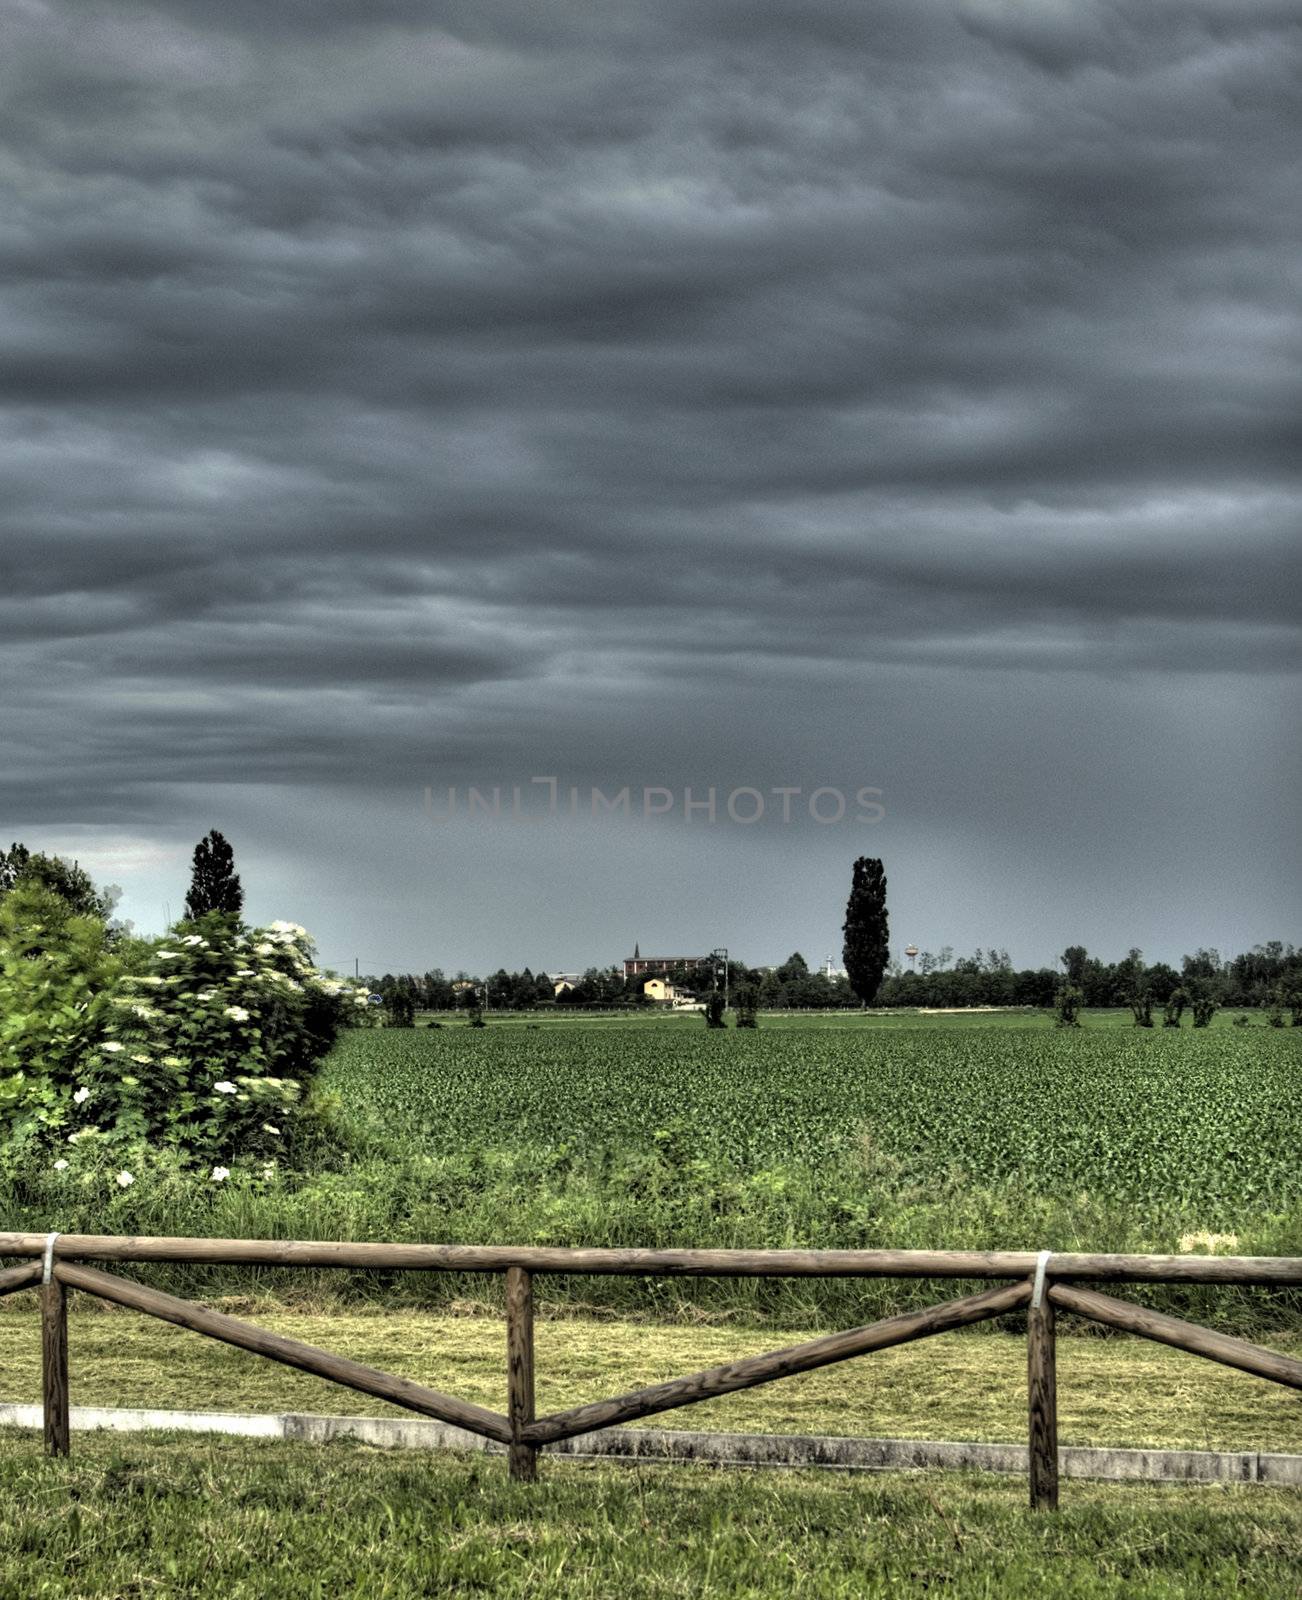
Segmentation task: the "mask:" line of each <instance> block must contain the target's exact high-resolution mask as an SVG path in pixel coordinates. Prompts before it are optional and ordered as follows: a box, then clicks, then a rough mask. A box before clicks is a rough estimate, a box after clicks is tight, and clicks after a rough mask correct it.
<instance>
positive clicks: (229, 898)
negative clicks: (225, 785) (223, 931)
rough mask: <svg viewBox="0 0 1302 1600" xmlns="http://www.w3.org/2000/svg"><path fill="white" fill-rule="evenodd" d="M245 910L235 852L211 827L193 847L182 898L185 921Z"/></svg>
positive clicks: (233, 915)
mask: <svg viewBox="0 0 1302 1600" xmlns="http://www.w3.org/2000/svg"><path fill="white" fill-rule="evenodd" d="M243 909H244V891H243V889H241V887H240V880H239V877H238V876H237V874H236V871H235V852H234V851H233V850H232V849H231V847H230V845H229V844H228V843H227V841H226V839H225V838H224V837H223V836H222V835H221V834H220V833H218V832H217V830H216V828H214V829H213V830H212V831H211V832H210V833H208V834H206V835H205V837H204V838H202V839H200V841H199V843H198V844H197V845H195V847H194V864H193V866H192V868H191V871H190V892H189V893H188V894H187V895H186V897H185V915H186V920H187V921H190V922H194V921H196V920H197V919H198V918H199V917H203V916H207V915H208V913H209V912H210V911H220V912H223V913H224V914H225V915H227V916H231V917H238V916H239V914H240V912H241V911H243Z"/></svg>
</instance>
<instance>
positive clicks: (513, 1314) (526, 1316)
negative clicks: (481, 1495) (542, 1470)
mask: <svg viewBox="0 0 1302 1600" xmlns="http://www.w3.org/2000/svg"><path fill="white" fill-rule="evenodd" d="M506 1401H507V1403H506V1414H507V1418H508V1419H509V1421H510V1424H511V1443H510V1445H509V1446H508V1457H509V1461H510V1474H511V1477H512V1478H513V1479H515V1481H516V1482H517V1483H532V1482H533V1481H534V1479H535V1478H537V1476H538V1446H537V1445H532V1444H525V1443H524V1442H523V1441H522V1440H521V1438H520V1434H521V1433H522V1431H523V1430H524V1429H525V1428H526V1427H527V1426H528V1425H529V1424H530V1423H531V1422H532V1421H533V1420H534V1385H533V1274H532V1273H530V1272H528V1271H526V1270H525V1268H523V1267H508V1268H507V1269H506Z"/></svg>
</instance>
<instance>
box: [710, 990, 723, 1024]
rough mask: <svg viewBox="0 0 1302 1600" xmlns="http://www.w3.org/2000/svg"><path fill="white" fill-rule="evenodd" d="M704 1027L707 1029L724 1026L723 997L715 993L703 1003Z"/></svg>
mask: <svg viewBox="0 0 1302 1600" xmlns="http://www.w3.org/2000/svg"><path fill="white" fill-rule="evenodd" d="M705 1026H706V1027H707V1028H722V1027H724V1026H725V1023H724V1020H723V996H722V995H721V994H719V993H718V992H717V991H716V992H715V993H714V994H712V995H711V996H710V998H709V999H708V1000H707V1001H706V1002H705Z"/></svg>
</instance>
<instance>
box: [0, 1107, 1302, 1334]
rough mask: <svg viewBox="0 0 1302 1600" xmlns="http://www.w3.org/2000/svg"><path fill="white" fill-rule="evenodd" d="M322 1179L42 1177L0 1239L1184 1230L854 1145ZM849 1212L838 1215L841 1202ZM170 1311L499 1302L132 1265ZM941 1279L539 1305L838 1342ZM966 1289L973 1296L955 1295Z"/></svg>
mask: <svg viewBox="0 0 1302 1600" xmlns="http://www.w3.org/2000/svg"><path fill="white" fill-rule="evenodd" d="M345 1139H346V1140H351V1141H352V1142H351V1144H349V1143H347V1142H345V1143H342V1144H339V1145H336V1146H335V1148H334V1149H333V1151H332V1153H331V1157H330V1161H329V1163H328V1164H327V1165H325V1166H324V1168H323V1169H319V1170H315V1171H312V1172H309V1173H299V1174H282V1175H280V1176H279V1177H277V1178H276V1179H274V1180H272V1181H270V1182H253V1181H244V1180H240V1179H239V1178H238V1177H237V1178H234V1179H231V1180H229V1181H227V1182H226V1183H223V1184H220V1185H216V1184H213V1183H211V1182H209V1181H205V1180H204V1179H203V1178H201V1177H196V1176H194V1175H192V1174H191V1175H187V1174H185V1173H183V1172H182V1171H181V1170H180V1169H179V1168H177V1167H175V1166H171V1165H169V1164H168V1163H167V1161H166V1160H165V1159H163V1158H161V1157H160V1158H157V1159H156V1160H155V1162H154V1163H153V1165H152V1166H151V1167H150V1168H149V1169H148V1170H147V1171H144V1172H141V1173H140V1174H139V1175H138V1177H137V1181H136V1182H135V1183H134V1184H133V1185H132V1186H131V1187H130V1188H129V1189H127V1190H116V1189H114V1187H113V1186H112V1185H111V1184H107V1183H105V1184H95V1185H93V1186H86V1187H78V1186H72V1187H69V1186H68V1185H67V1184H65V1183H64V1182H63V1181H62V1180H61V1178H60V1177H59V1176H58V1175H46V1176H41V1177H39V1178H36V1179H34V1180H32V1181H30V1182H29V1183H27V1184H26V1185H24V1187H23V1189H22V1191H21V1192H18V1191H15V1190H13V1189H11V1190H10V1191H8V1192H0V1217H2V1218H4V1219H5V1221H4V1222H3V1224H2V1225H3V1226H6V1227H9V1226H13V1227H21V1228H24V1229H28V1230H31V1231H33V1232H44V1231H47V1230H50V1229H58V1230H59V1231H60V1232H64V1233H74V1232H85V1233H142V1234H180V1235H191V1236H196V1237H221V1238H246V1239H257V1238H282V1239H351V1240H391V1241H402V1242H409V1241H413V1242H414V1241H424V1242H438V1243H467V1244H530V1245H534V1244H543V1245H583V1246H616V1247H619V1246H637V1245H640V1246H647V1247H659V1248H664V1247H673V1246H697V1247H706V1248H710V1247H719V1248H739V1249H740V1248H752V1249H754V1248H765V1249H767V1248H773V1249H784V1248H799V1247H808V1246H816V1247H819V1248H828V1249H836V1248H846V1249H859V1248H864V1247H867V1246H872V1247H881V1248H900V1249H955V1250H959V1249H972V1250H984V1249H991V1250H994V1249H1028V1250H1029V1249H1046V1248H1047V1249H1054V1250H1078V1249H1087V1250H1091V1251H1094V1250H1111V1251H1135V1252H1146V1251H1161V1252H1166V1251H1173V1250H1175V1249H1177V1248H1178V1244H1179V1239H1180V1236H1181V1235H1182V1234H1183V1233H1185V1232H1187V1231H1188V1229H1189V1227H1190V1224H1191V1219H1190V1217H1189V1216H1188V1215H1185V1214H1182V1212H1181V1211H1180V1208H1179V1207H1178V1206H1175V1207H1171V1208H1169V1209H1168V1210H1167V1211H1166V1212H1165V1213H1163V1212H1157V1211H1151V1210H1150V1211H1148V1212H1146V1213H1144V1214H1137V1213H1136V1211H1135V1209H1134V1208H1133V1207H1128V1206H1126V1205H1123V1204H1121V1203H1119V1202H1111V1203H1110V1202H1106V1201H1103V1200H1100V1199H1097V1198H1094V1197H1091V1196H1090V1195H1089V1194H1085V1193H1077V1194H1063V1195H1053V1194H1045V1193H1040V1192H1036V1191H1034V1190H1033V1189H1031V1188H1029V1187H1028V1186H1027V1185H1026V1184H1025V1182H1024V1181H1021V1180H1018V1179H1009V1180H1008V1181H1007V1182H1005V1183H1003V1184H1000V1185H990V1184H985V1185H974V1184H972V1183H971V1182H970V1181H969V1180H968V1178H967V1177H966V1175H965V1174H964V1173H963V1172H961V1171H959V1170H957V1169H951V1170H949V1171H946V1172H942V1173H938V1174H936V1175H935V1176H934V1178H933V1179H932V1180H931V1181H929V1182H928V1183H926V1184H925V1185H922V1184H919V1183H917V1182H914V1181H911V1180H910V1179H909V1178H908V1177H907V1176H906V1175H904V1174H903V1173H901V1172H900V1171H899V1170H898V1168H897V1167H896V1165H895V1164H894V1163H893V1162H892V1161H891V1159H890V1158H889V1157H887V1156H884V1155H883V1154H882V1153H880V1152H879V1151H877V1150H876V1149H875V1148H874V1146H873V1145H872V1144H871V1142H870V1141H868V1140H867V1139H863V1140H861V1141H859V1142H858V1144H851V1145H848V1146H846V1147H844V1148H841V1149H839V1150H836V1151H833V1152H831V1153H830V1154H829V1156H828V1159H827V1160H826V1161H825V1162H824V1163H823V1164H821V1165H818V1166H811V1165H809V1164H807V1163H803V1162H794V1161H793V1162H791V1163H790V1164H787V1165H781V1164H776V1165H775V1164H770V1165H768V1166H766V1167H765V1168H763V1169H762V1170H759V1171H746V1170H741V1169H739V1168H736V1167H729V1166H727V1165H725V1164H722V1163H720V1164H717V1165H716V1166H715V1167H714V1168H713V1169H706V1168H703V1166H702V1163H701V1162H700V1160H699V1159H697V1158H695V1157H693V1156H690V1155H689V1154H688V1153H687V1152H686V1151H685V1150H683V1149H681V1148H677V1147H675V1146H674V1145H673V1144H672V1143H670V1144H661V1145H652V1146H650V1147H649V1148H641V1149H635V1150H630V1149H628V1148H627V1147H625V1146H622V1145H621V1146H618V1147H597V1148H589V1149H585V1150H583V1151H582V1152H579V1151H575V1150H572V1149H569V1150H567V1149H564V1148H561V1147H550V1148H546V1149H541V1150H533V1149H527V1148H520V1147H509V1146H508V1147H496V1148H495V1147H489V1146H483V1145H480V1146H477V1147H475V1148H473V1149H467V1150H464V1151H458V1152H455V1153H452V1154H442V1155H437V1156H435V1155H428V1154H420V1153H414V1152H412V1151H410V1150H406V1149H404V1148H402V1147H401V1146H399V1147H395V1148H385V1147H384V1146H383V1144H381V1143H378V1142H377V1138H376V1136H375V1135H374V1134H364V1133H360V1132H358V1130H356V1129H352V1128H349V1129H347V1130H346V1134H345ZM847 1196H852V1197H853V1200H852V1201H848V1200H847ZM1237 1249H1238V1250H1239V1252H1240V1253H1243V1254H1265V1255H1302V1219H1300V1218H1299V1216H1298V1215H1297V1213H1296V1212H1293V1213H1292V1214H1283V1215H1280V1216H1270V1215H1266V1216H1264V1217H1263V1218H1262V1220H1261V1222H1260V1223H1259V1224H1258V1225H1257V1226H1256V1227H1255V1228H1254V1229H1252V1230H1251V1231H1249V1232H1245V1233H1242V1234H1241V1235H1240V1236H1239V1241H1238V1246H1237ZM139 1271H140V1275H141V1276H142V1277H144V1278H145V1279H147V1280H148V1281H150V1282H152V1283H155V1284H157V1285H158V1286H160V1287H163V1288H167V1289H170V1290H172V1291H173V1292H176V1293H181V1294H186V1295H230V1294H259V1293H268V1294H274V1295H276V1296H277V1297H280V1298H284V1299H288V1300H290V1301H296V1302H299V1303H310V1304H315V1305H320V1306H323V1307H326V1306H343V1305H346V1304H356V1303H359V1302H373V1303H381V1304H386V1305H395V1306H396V1305H403V1306H419V1307H426V1308H437V1307H444V1306H449V1305H452V1304H455V1303H464V1302H466V1301H468V1300H469V1301H483V1302H485V1303H488V1304H496V1303H497V1302H498V1301H499V1299H500V1294H501V1285H500V1281H499V1280H498V1279H497V1278H496V1277H495V1276H483V1275H474V1274H465V1273H417V1272H366V1271H361V1270H348V1269H338V1270H331V1269H319V1270H318V1269H292V1268H270V1267H183V1266H171V1265H157V1266H149V1267H142V1268H140V1269H139ZM965 1287H967V1286H964V1285H962V1284H956V1283H954V1282H952V1281H950V1282H944V1283H929V1282H926V1281H922V1280H890V1279H830V1280H816V1279H806V1278H792V1279H770V1280H765V1279H757V1278H739V1279H729V1278H719V1279H695V1278H679V1279H674V1278H668V1279H656V1278H635V1277H606V1276H593V1277H569V1276H550V1275H549V1276H548V1277H547V1278H546V1280H545V1282H544V1283H543V1284H542V1285H540V1291H539V1292H540V1294H541V1295H543V1296H545V1298H546V1300H547V1302H548V1303H549V1304H551V1305H567V1306H573V1307H575V1308H579V1307H583V1308H586V1309H590V1310H596V1311H604V1312H607V1313H610V1314H618V1315H625V1316H627V1315H633V1316H637V1315H647V1316H654V1317H659V1318H672V1319H681V1320H688V1321H691V1320H700V1319H701V1318H711V1319H715V1318H720V1319H722V1318H727V1319H736V1320H741V1321H745V1322H749V1323H770V1324H774V1325H786V1326H804V1325H810V1326H814V1325H831V1324H853V1323H857V1322H862V1321H867V1320H871V1319H872V1318H875V1317H878V1316H886V1315H889V1314H892V1313H894V1312H896V1311H899V1310H903V1309H909V1308H911V1307H916V1306H920V1305H924V1304H926V1303H927V1302H928V1301H930V1300H935V1299H938V1298H948V1297H949V1296H950V1295H952V1294H957V1293H960V1292H963V1291H964V1288H965ZM971 1287H975V1285H973V1286H971ZM1141 1293H1142V1298H1143V1300H1144V1302H1145V1303H1146V1304H1149V1305H1152V1306H1154V1307H1156V1308H1159V1309H1163V1310H1168V1311H1173V1312H1175V1313H1177V1314H1179V1315H1183V1316H1190V1317H1193V1318H1195V1319H1196V1320H1199V1321H1202V1322H1206V1323H1210V1324H1212V1325H1214V1326H1219V1327H1224V1328H1227V1329H1231V1330H1237V1331H1240V1332H1251V1331H1258V1332H1262V1331H1268V1330H1271V1329H1288V1328H1296V1327H1297V1325H1298V1320H1299V1314H1300V1313H1302V1295H1299V1294H1298V1293H1297V1292H1296V1291H1283V1290H1275V1291H1264V1290H1262V1291H1254V1290H1241V1289H1234V1288H1227V1287H1220V1286H1203V1285H1178V1286H1157V1285H1154V1286H1151V1287H1145V1288H1144V1289H1143V1290H1142V1291H1141Z"/></svg>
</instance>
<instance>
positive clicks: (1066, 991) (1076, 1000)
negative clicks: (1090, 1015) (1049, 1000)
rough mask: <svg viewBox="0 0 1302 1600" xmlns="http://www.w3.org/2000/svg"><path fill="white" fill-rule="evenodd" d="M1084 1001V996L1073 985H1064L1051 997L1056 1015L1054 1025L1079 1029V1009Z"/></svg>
mask: <svg viewBox="0 0 1302 1600" xmlns="http://www.w3.org/2000/svg"><path fill="white" fill-rule="evenodd" d="M1084 999H1085V997H1084V995H1082V993H1081V992H1080V990H1079V989H1078V988H1077V987H1076V985H1075V984H1074V983H1064V984H1063V985H1062V987H1061V988H1060V989H1059V990H1058V992H1057V994H1055V995H1054V997H1053V1003H1054V1006H1055V1008H1056V1010H1057V1013H1058V1014H1057V1017H1056V1019H1055V1024H1054V1025H1055V1026H1056V1027H1059V1028H1079V1027H1080V1009H1081V1006H1082V1004H1083V1003H1084Z"/></svg>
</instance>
